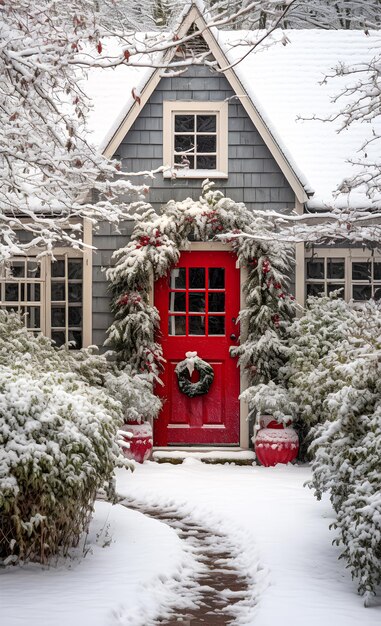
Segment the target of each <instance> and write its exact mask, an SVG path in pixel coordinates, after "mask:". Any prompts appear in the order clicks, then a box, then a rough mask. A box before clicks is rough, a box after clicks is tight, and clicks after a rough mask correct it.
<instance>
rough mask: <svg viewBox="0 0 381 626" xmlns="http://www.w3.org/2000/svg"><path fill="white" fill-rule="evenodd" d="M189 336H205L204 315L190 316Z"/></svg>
mask: <svg viewBox="0 0 381 626" xmlns="http://www.w3.org/2000/svg"><path fill="white" fill-rule="evenodd" d="M189 334H190V335H205V317H204V316H203V315H197V316H196V315H190V316H189Z"/></svg>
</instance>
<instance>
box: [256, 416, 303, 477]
mask: <svg viewBox="0 0 381 626" xmlns="http://www.w3.org/2000/svg"><path fill="white" fill-rule="evenodd" d="M270 424H271V422H270ZM270 424H269V426H270ZM276 424H277V425H276V427H274V428H271V427H270V428H260V430H258V433H257V436H256V437H255V454H256V455H257V459H258V461H259V462H260V464H261V465H264V466H265V467H271V466H273V465H277V464H278V463H290V462H291V461H293V460H294V459H296V457H297V455H298V450H299V437H298V435H297V432H296V431H295V429H294V428H292V427H288V428H284V427H283V425H280V424H278V423H276ZM279 426H281V427H280V428H279Z"/></svg>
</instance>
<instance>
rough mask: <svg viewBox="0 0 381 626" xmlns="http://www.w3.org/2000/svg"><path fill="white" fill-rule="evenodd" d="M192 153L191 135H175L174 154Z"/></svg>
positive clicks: (192, 138) (192, 141) (192, 139)
mask: <svg viewBox="0 0 381 626" xmlns="http://www.w3.org/2000/svg"><path fill="white" fill-rule="evenodd" d="M187 151H189V152H194V137H193V135H176V136H175V152H187Z"/></svg>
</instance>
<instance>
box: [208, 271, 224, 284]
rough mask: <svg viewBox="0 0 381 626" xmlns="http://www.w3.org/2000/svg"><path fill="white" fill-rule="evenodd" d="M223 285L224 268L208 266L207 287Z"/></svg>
mask: <svg viewBox="0 0 381 626" xmlns="http://www.w3.org/2000/svg"><path fill="white" fill-rule="evenodd" d="M224 287H225V268H224V267H210V268H209V289H223V288H224Z"/></svg>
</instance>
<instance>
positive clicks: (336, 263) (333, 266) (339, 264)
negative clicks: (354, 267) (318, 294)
mask: <svg viewBox="0 0 381 626" xmlns="http://www.w3.org/2000/svg"><path fill="white" fill-rule="evenodd" d="M344 267H345V266H344V259H327V278H334V279H336V280H337V279H338V278H344V272H345V270H344Z"/></svg>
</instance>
